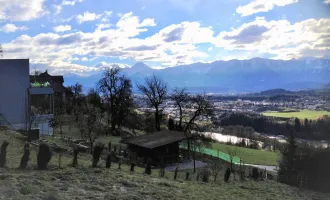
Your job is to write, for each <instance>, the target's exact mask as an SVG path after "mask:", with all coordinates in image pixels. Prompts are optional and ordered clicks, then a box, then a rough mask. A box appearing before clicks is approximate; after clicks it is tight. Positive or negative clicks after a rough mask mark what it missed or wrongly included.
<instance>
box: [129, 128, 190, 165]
mask: <svg viewBox="0 0 330 200" xmlns="http://www.w3.org/2000/svg"><path fill="white" fill-rule="evenodd" d="M185 139H187V137H186V135H185V133H183V132H177V131H168V130H163V131H158V132H154V133H150V134H145V135H141V136H137V137H133V138H129V139H126V140H125V143H126V144H127V145H128V149H129V151H130V153H131V154H135V155H136V156H137V157H140V158H143V162H144V163H146V162H147V160H148V159H151V163H152V165H154V166H158V165H160V163H161V161H162V159H163V161H164V164H167V163H175V162H178V161H179V155H180V149H179V143H180V142H181V141H183V140H185ZM133 159H136V158H133Z"/></svg>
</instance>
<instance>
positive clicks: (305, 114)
mask: <svg viewBox="0 0 330 200" xmlns="http://www.w3.org/2000/svg"><path fill="white" fill-rule="evenodd" d="M262 114H263V115H265V116H269V117H283V118H292V117H294V118H295V117H297V118H300V119H305V118H307V119H311V120H316V119H318V118H319V117H322V116H324V115H330V112H327V111H314V110H301V111H299V112H278V111H270V112H263V113H262Z"/></svg>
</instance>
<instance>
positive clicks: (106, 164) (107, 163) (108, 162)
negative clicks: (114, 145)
mask: <svg viewBox="0 0 330 200" xmlns="http://www.w3.org/2000/svg"><path fill="white" fill-rule="evenodd" d="M105 167H106V168H110V167H111V154H109V155H108V156H107V162H106V163H105Z"/></svg>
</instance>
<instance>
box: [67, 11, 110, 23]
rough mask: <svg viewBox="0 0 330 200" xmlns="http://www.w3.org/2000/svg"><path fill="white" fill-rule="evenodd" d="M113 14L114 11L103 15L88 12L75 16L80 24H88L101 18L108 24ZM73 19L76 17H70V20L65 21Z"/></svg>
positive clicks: (105, 12)
mask: <svg viewBox="0 0 330 200" xmlns="http://www.w3.org/2000/svg"><path fill="white" fill-rule="evenodd" d="M111 14H112V11H104V12H103V13H102V14H96V13H91V12H89V11H86V12H84V14H83V15H77V16H75V18H76V20H77V22H78V23H79V24H81V23H84V22H87V21H94V20H98V19H100V18H101V17H102V19H101V21H102V22H108V21H109V17H110V16H111ZM73 18H74V17H70V18H68V19H65V21H71V20H72V19H73Z"/></svg>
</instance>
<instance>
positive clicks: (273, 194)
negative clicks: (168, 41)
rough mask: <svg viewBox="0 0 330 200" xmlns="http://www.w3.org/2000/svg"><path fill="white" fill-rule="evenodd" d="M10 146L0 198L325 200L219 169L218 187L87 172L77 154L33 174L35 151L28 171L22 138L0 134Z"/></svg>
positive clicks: (125, 171) (125, 170)
mask: <svg viewBox="0 0 330 200" xmlns="http://www.w3.org/2000/svg"><path fill="white" fill-rule="evenodd" d="M3 140H7V141H9V143H10V145H9V146H8V151H7V152H8V153H7V168H4V169H1V168H0V180H1V184H0V199H49V200H50V199H52V200H56V199H58V200H60V199H61V200H62V199H63V200H65V199H68V200H69V199H100V200H101V199H102V200H103V199H121V200H122V199H197V200H201V199H284V198H285V199H329V198H330V194H321V193H316V192H311V191H305V190H299V189H298V188H295V187H291V186H288V185H284V184H280V183H277V182H276V181H272V180H267V181H251V180H248V181H239V180H238V178H237V177H236V179H237V180H233V176H231V180H230V182H229V183H224V181H223V178H222V177H223V174H224V169H223V170H222V171H221V172H220V176H219V177H218V180H217V182H216V183H215V182H214V181H213V180H211V181H210V183H202V182H197V181H196V177H195V176H193V178H192V180H189V181H184V179H185V172H179V174H178V180H173V173H172V172H166V175H165V178H159V176H158V170H153V172H152V175H151V176H147V175H144V174H143V169H142V168H136V171H135V173H134V174H130V173H129V167H128V166H127V165H122V169H120V170H119V169H117V164H115V163H113V165H112V167H111V169H105V168H104V161H101V162H100V167H101V168H95V169H92V168H90V167H89V165H90V160H91V157H90V155H87V154H79V156H78V164H79V167H78V168H72V167H69V165H70V163H71V161H72V156H71V155H66V154H64V155H63V157H62V167H63V168H62V169H57V164H58V155H57V154H54V156H53V158H52V160H51V162H50V165H49V169H48V170H45V171H40V170H36V169H34V168H35V167H36V166H35V163H36V149H33V150H31V156H30V158H31V160H30V162H29V166H28V169H26V170H19V169H17V166H18V165H19V160H20V156H21V155H22V151H23V144H24V141H23V140H24V138H22V137H21V136H20V135H16V134H15V133H13V132H11V131H7V132H3V131H0V141H1V142H2V141H3Z"/></svg>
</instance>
